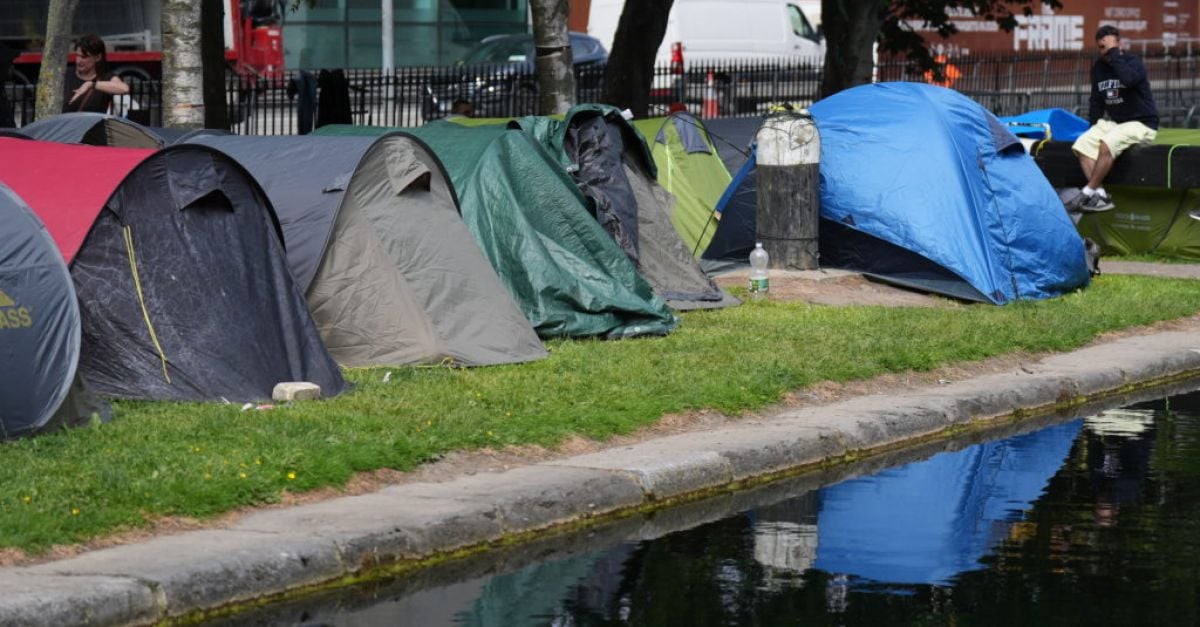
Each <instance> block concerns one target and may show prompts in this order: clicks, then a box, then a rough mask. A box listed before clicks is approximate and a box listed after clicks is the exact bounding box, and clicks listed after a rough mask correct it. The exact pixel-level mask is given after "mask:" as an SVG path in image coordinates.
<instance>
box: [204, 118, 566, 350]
mask: <svg viewBox="0 0 1200 627" xmlns="http://www.w3.org/2000/svg"><path fill="white" fill-rule="evenodd" d="M189 141H191V142H195V143H201V144H204V145H207V146H211V147H213V148H216V149H218V150H221V151H222V152H224V153H226V154H228V155H230V156H231V157H233V158H234V159H236V160H237V161H238V162H239V163H241V164H243V165H244V166H245V167H246V169H247V170H249V171H250V173H251V174H253V175H254V177H255V179H256V180H257V181H258V182H259V183H260V184H261V185H262V186H263V189H264V190H265V191H266V193H267V195H268V196H269V197H270V199H271V203H272V205H274V207H275V210H276V211H277V212H278V214H279V217H280V222H281V223H282V226H283V236H284V242H285V243H286V245H287V258H288V263H289V266H290V267H291V269H292V274H293V275H294V276H295V277H296V282H297V283H298V284H299V286H300V289H301V290H303V291H304V292H305V294H306V296H307V300H308V305H309V308H310V309H311V310H312V312H313V318H314V319H315V320H316V322H317V326H318V328H319V329H320V331H321V336H322V338H323V339H324V341H325V344H326V345H327V346H328V348H329V351H330V352H331V353H332V354H333V356H334V358H335V359H337V361H338V362H339V363H341V364H343V365H346V366H390V365H401V364H409V363H434V364H437V363H443V362H451V363H455V364H459V365H466V366H481V365H495V364H506V363H520V362H527V361H532V360H536V359H541V358H542V357H545V356H546V355H547V353H546V350H545V349H544V348H543V347H542V343H541V341H540V340H539V339H538V337H537V334H536V333H534V331H533V327H532V326H530V324H529V321H527V320H526V319H525V316H524V315H522V313H521V310H520V309H518V308H517V305H516V303H515V302H513V300H512V297H511V296H510V295H509V294H508V292H507V291H506V290H505V289H504V286H503V285H502V284H501V283H500V279H499V278H498V277H497V276H496V273H495V271H494V270H493V269H492V267H491V265H489V264H488V262H487V260H486V259H485V258H484V256H483V253H482V252H480V250H479V248H478V247H477V246H476V245H475V242H474V239H473V238H472V237H471V232H470V231H469V230H467V226H466V224H464V223H463V220H462V217H461V216H460V215H459V210H458V199H457V197H456V196H455V194H454V190H453V188H452V187H451V185H450V182H449V179H448V177H447V175H446V173H445V170H444V169H443V168H442V164H441V162H440V161H439V160H438V159H437V157H435V156H434V154H433V152H432V151H430V150H429V148H428V147H427V146H426V145H425V143H424V142H422V141H420V140H419V139H417V138H415V137H413V136H411V135H408V134H405V133H388V134H386V135H383V136H380V137H378V138H371V137H312V136H309V137H235V136H227V137H215V136H206V137H195V138H193V139H191V140H189Z"/></svg>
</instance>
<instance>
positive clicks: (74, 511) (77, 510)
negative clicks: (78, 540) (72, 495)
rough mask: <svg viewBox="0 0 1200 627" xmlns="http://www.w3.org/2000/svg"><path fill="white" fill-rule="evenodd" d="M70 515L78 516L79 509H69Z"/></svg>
mask: <svg viewBox="0 0 1200 627" xmlns="http://www.w3.org/2000/svg"><path fill="white" fill-rule="evenodd" d="M71 515H72V516H78V515H79V508H78V507H72V508H71Z"/></svg>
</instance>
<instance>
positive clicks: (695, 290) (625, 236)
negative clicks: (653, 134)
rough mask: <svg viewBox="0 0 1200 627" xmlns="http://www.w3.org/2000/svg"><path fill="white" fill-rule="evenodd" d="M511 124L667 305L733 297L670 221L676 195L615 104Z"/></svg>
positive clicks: (708, 304)
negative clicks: (548, 159) (566, 178)
mask: <svg viewBox="0 0 1200 627" xmlns="http://www.w3.org/2000/svg"><path fill="white" fill-rule="evenodd" d="M510 126H519V127H520V128H522V129H524V130H525V131H526V132H527V133H529V134H530V135H531V136H532V137H533V138H534V139H535V140H536V141H537V142H538V143H540V144H541V145H542V146H543V147H545V148H546V150H548V151H549V152H550V154H551V155H554V156H555V157H557V159H558V161H559V164H560V165H561V167H562V168H563V171H564V172H569V173H570V177H571V179H572V180H573V181H574V182H575V184H576V185H577V186H578V188H579V191H580V192H581V193H582V194H583V196H584V198H586V200H587V203H588V208H589V211H590V212H591V213H592V214H593V215H595V218H596V220H597V221H598V222H599V223H600V225H601V226H602V227H603V228H604V231H605V232H606V233H608V234H609V235H610V236H612V238H613V240H614V241H615V242H616V243H617V244H618V245H619V246H620V247H621V249H622V250H623V251H625V254H626V255H627V256H628V257H629V258H630V260H632V261H633V263H634V265H635V266H636V267H637V270H638V272H640V273H641V275H642V276H643V277H645V278H646V280H647V281H648V282H649V283H650V285H651V286H652V287H653V288H654V291H655V293H656V294H658V295H659V296H660V297H661V298H663V299H664V300H666V301H667V304H669V305H670V306H671V307H674V308H675V309H683V310H686V309H701V308H703V309H712V308H719V307H728V306H730V305H736V304H738V303H739V301H738V300H737V299H736V298H733V297H732V296H730V295H728V294H726V293H725V292H724V291H723V290H721V289H720V288H719V287H717V285H716V284H715V283H713V281H712V279H710V278H709V277H708V276H707V275H705V274H704V272H703V271H701V270H700V267H699V266H698V265H697V263H696V259H695V256H694V253H693V249H691V248H689V247H688V245H687V244H685V243H684V241H683V239H682V238H681V237H680V235H679V232H678V230H677V229H676V228H675V226H674V225H673V224H672V220H671V216H673V215H674V214H675V213H676V211H677V209H676V206H677V200H676V197H675V196H674V195H672V194H671V193H670V192H668V191H667V190H666V189H664V188H663V187H662V186H661V185H659V184H658V182H657V181H656V180H655V176H656V167H655V163H654V160H653V157H652V156H651V154H650V149H649V148H648V147H647V145H646V141H645V139H644V138H643V137H642V135H641V133H639V132H638V131H637V129H636V128H635V127H634V126H633V125H631V124H630V123H629V122H628V121H627V120H626V119H625V118H624V117H622V115H621V114H620V112H619V111H617V109H616V108H614V107H611V106H607V105H591V104H585V105H578V106H575V107H572V108H571V110H570V111H568V112H567V113H566V115H565V116H564V117H563V119H561V120H560V119H556V118H551V117H545V116H530V117H524V118H520V119H518V120H516V121H514V122H512V123H510Z"/></svg>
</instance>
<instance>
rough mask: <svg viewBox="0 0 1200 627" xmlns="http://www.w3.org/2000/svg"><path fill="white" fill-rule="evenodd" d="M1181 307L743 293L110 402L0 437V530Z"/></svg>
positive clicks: (34, 530) (124, 521) (106, 516)
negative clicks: (4, 440)
mask: <svg viewBox="0 0 1200 627" xmlns="http://www.w3.org/2000/svg"><path fill="white" fill-rule="evenodd" d="M1197 311H1200V289H1197V288H1196V284H1195V283H1194V282H1189V281H1182V280H1171V279H1156V278H1149V277H1132V276H1108V275H1105V276H1103V277H1100V278H1099V279H1098V280H1097V281H1096V282H1095V283H1094V284H1093V285H1092V286H1091V287H1090V288H1088V289H1087V290H1084V291H1081V292H1078V293H1075V294H1071V295H1068V296H1065V297H1063V298H1059V299H1055V300H1052V301H1044V302H1037V303H1017V304H1013V305H1009V306H1006V307H992V306H965V305H964V306H953V307H948V308H944V309H888V308H881V307H845V308H832V307H821V306H810V305H805V304H801V303H775V302H755V303H748V304H747V305H745V306H742V307H735V308H730V309H725V310H721V311H711V312H697V313H690V314H686V315H685V316H684V319H683V324H682V325H681V327H680V328H679V330H678V331H677V332H675V333H673V334H672V335H670V336H668V337H664V338H646V339H638V340H626V341H615V342H602V341H554V342H550V343H549V348H550V349H551V356H550V357H549V358H547V359H545V360H542V361H540V362H537V363H532V364H525V365H519V366H503V367H491V368H478V369H448V368H391V369H363V370H354V371H351V372H349V374H348V376H349V378H350V379H351V380H352V381H353V382H354V384H355V389H354V390H353V391H352V392H349V393H347V394H345V395H343V396H341V397H338V398H335V399H330V400H326V401H321V402H312V403H305V404H299V405H296V406H292V407H277V408H276V409H274V410H271V411H246V412H243V411H240V407H239V406H236V405H216V404H209V405H205V404H171V403H145V402H137V403H135V402H121V403H116V404H115V411H116V413H117V418H116V419H115V420H114V421H113V422H111V423H107V424H98V425H93V426H92V427H89V428H85V429H76V430H72V431H66V432H61V433H56V434H51V435H46V436H42V437H38V438H33V439H29V440H22V441H16V442H12V443H9V444H6V445H3V446H0V467H3V468H4V469H5V472H4V473H3V476H0V495H2V496H0V546H2V547H12V548H18V549H23V550H26V551H29V552H32V553H37V552H39V551H44V550H45V549H47V548H48V547H50V546H52V545H55V544H65V543H75V542H80V541H84V540H87V539H89V538H94V537H97V536H103V535H106V534H110V533H113V532H116V531H121V530H124V529H131V528H137V527H140V526H145V525H146V524H147V521H148V520H150V519H153V518H154V517H159V516H189V517H200V518H203V517H209V516H214V515H217V514H220V513H222V512H225V511H228V510H230V509H233V508H237V507H242V506H247V505H254V504H260V503H270V502H274V501H277V500H279V498H280V496H281V493H282V491H284V490H290V491H303V490H309V489H313V488H318V487H324V486H339V485H342V484H344V482H345V481H346V480H347V479H348V478H349V477H351V476H352V474H353V473H355V472H357V471H365V470H373V469H379V468H395V469H400V470H407V469H411V468H413V467H414V466H416V465H418V464H420V463H422V462H425V461H429V460H432V459H436V458H438V457H439V456H441V455H444V454H445V453H447V452H449V451H454V450H464V449H475V448H479V447H502V446H505V445H516V444H539V445H543V446H554V445H556V444H557V443H559V442H561V441H562V440H563V439H564V438H567V437H569V436H573V435H579V436H583V437H588V438H596V439H601V440H603V439H605V438H608V437H611V436H613V435H615V434H622V433H629V432H631V431H633V430H635V429H638V428H639V427H643V426H646V425H649V424H651V423H653V422H654V421H655V420H656V419H658V418H659V417H660V416H661V415H662V414H664V413H668V412H679V411H684V410H688V409H699V408H715V409H717V410H720V411H723V412H729V413H735V414H736V413H738V412H742V411H745V410H753V409H756V408H761V407H763V406H764V405H767V404H770V403H772V402H774V401H776V400H777V399H779V397H780V395H781V394H782V393H784V392H786V391H788V390H792V389H795V388H798V387H802V386H805V385H809V384H812V383H816V382H819V381H825V380H833V381H845V380H850V379H862V378H867V377H872V376H875V375H880V374H883V373H888V372H899V371H905V370H927V369H931V368H934V367H937V366H939V365H943V364H947V363H952V362H962V361H971V360H980V359H984V358H987V357H991V356H995V355H1000V354H1003V353H1008V352H1012V351H1021V350H1023V351H1061V350H1067V349H1071V348H1074V347H1077V346H1080V345H1081V344H1084V343H1086V342H1087V341H1089V340H1090V339H1092V338H1094V337H1095V336H1096V335H1097V334H1098V333H1101V332H1103V331H1108V330H1113V329H1119V328H1124V327H1129V326H1134V325H1141V324H1147V323H1151V322H1155V321H1158V320H1164V319H1172V318H1178V317H1182V316H1187V315H1191V314H1193V313H1195V312H1197ZM387 372H391V376H390V380H389V381H388V382H386V383H385V382H384V381H383V379H384V377H385V374H386V373H387Z"/></svg>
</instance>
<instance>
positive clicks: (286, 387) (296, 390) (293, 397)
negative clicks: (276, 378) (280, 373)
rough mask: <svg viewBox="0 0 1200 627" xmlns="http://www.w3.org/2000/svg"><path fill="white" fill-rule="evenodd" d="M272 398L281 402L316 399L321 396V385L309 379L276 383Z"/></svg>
mask: <svg viewBox="0 0 1200 627" xmlns="http://www.w3.org/2000/svg"><path fill="white" fill-rule="evenodd" d="M271 398H273V399H275V400H276V401H279V402H281V403H285V402H289V401H315V400H317V399H319V398H321V386H319V385H317V384H316V383H309V382H307V381H287V382H284V383H276V384H275V389H274V390H272V391H271Z"/></svg>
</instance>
